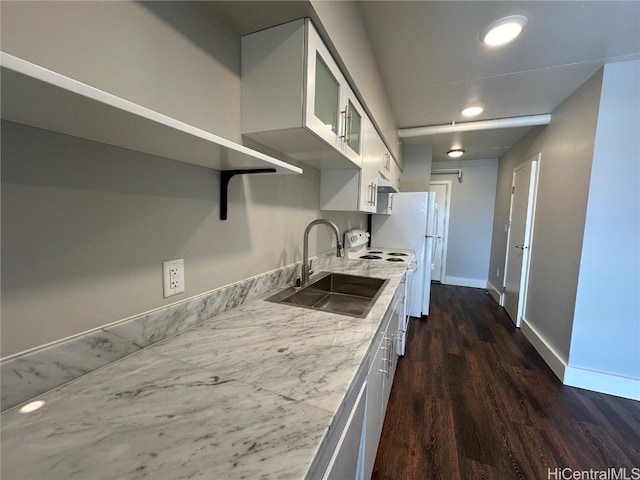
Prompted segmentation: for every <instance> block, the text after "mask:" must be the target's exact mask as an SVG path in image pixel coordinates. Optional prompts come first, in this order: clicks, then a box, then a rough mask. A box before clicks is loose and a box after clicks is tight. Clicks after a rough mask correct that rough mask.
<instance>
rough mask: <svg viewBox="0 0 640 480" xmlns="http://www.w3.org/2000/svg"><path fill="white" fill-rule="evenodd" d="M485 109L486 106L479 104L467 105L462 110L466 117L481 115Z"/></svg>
mask: <svg viewBox="0 0 640 480" xmlns="http://www.w3.org/2000/svg"><path fill="white" fill-rule="evenodd" d="M483 111H484V108H482V107H481V106H479V105H476V106H473V107H467V108H465V109H464V110H462V115H464V116H465V117H475V116H476V115H480V114H481V113H482V112H483Z"/></svg>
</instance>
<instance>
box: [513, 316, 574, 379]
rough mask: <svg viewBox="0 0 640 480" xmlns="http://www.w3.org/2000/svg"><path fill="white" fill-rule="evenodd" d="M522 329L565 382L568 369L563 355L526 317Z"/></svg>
mask: <svg viewBox="0 0 640 480" xmlns="http://www.w3.org/2000/svg"><path fill="white" fill-rule="evenodd" d="M520 330H522V333H523V334H524V336H525V337H527V340H529V341H530V342H531V345H533V348H535V349H536V351H537V352H538V353H539V354H540V356H541V357H542V359H543V360H544V361H545V363H546V364H547V365H549V368H551V370H552V371H553V373H555V374H556V377H558V378H559V379H560V381H561V382H563V383H564V374H565V370H566V369H567V361H566V360H565V359H564V358H562V356H561V355H560V354H559V353H558V352H556V350H555V349H554V348H553V347H552V346H551V345H549V344H548V343H547V341H546V340H545V339H544V337H543V336H542V335H540V333H538V331H537V330H536V329H535V328H534V327H533V326H532V325H531V324H530V323H529V322H528V321H527V319H526V318H523V319H522V324H521V325H520Z"/></svg>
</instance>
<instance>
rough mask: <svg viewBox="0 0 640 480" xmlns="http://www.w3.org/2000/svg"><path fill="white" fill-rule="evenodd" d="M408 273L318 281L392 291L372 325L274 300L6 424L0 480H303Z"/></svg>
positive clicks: (375, 269)
mask: <svg viewBox="0 0 640 480" xmlns="http://www.w3.org/2000/svg"><path fill="white" fill-rule="evenodd" d="M406 266H407V264H397V263H392V262H384V261H369V260H360V259H349V260H347V259H333V260H332V261H331V262H330V263H329V265H327V266H326V267H324V268H323V270H325V271H334V272H345V273H351V274H356V275H367V276H372V277H379V278H388V279H389V283H388V284H387V285H386V287H385V289H384V291H383V293H382V294H381V295H380V297H379V298H378V300H377V301H376V303H375V305H374V307H373V308H372V310H371V311H370V312H369V315H368V316H367V317H366V318H364V319H360V318H353V317H348V316H344V315H336V314H328V313H323V312H317V311H314V310H309V309H304V308H299V307H294V306H287V305H283V304H276V303H271V302H267V301H264V298H266V297H268V296H270V295H272V294H273V293H274V292H271V293H269V294H268V295H264V296H263V297H260V298H258V299H256V300H253V301H250V302H248V303H246V304H244V305H241V306H240V307H237V308H234V309H232V310H229V311H227V312H225V313H223V314H220V315H217V316H215V317H213V318H211V319H210V320H208V321H206V322H204V323H202V324H200V325H198V326H196V327H194V328H192V329H190V330H187V331H185V332H183V333H181V334H178V335H176V336H174V337H171V338H168V339H166V340H164V341H162V342H160V343H157V344H154V345H152V346H150V347H148V348H145V349H143V350H141V351H139V352H137V353H135V354H132V355H130V356H128V357H125V358H123V359H121V360H118V361H116V362H113V363H111V364H109V365H107V366H105V367H103V368H100V369H98V370H96V371H94V372H91V373H89V374H87V375H85V376H82V377H80V378H78V379H76V380H74V381H72V382H70V383H68V384H66V385H63V386H61V387H58V388H56V389H54V390H51V391H50V392H47V393H45V394H43V395H41V396H40V397H38V399H39V400H44V401H45V402H46V403H45V405H44V407H43V408H41V409H40V410H38V411H36V412H33V413H30V414H21V413H19V412H18V408H13V409H10V410H8V411H6V412H4V413H3V414H2V416H1V420H2V428H1V439H0V446H1V453H2V466H1V477H2V479H3V480H9V479H30V480H39V479H83V480H84V479H110V480H112V479H142V478H153V479H160V480H163V479H178V478H203V479H216V480H217V479H223V480H227V479H240V478H248V479H302V478H305V476H306V475H307V473H308V470H309V467H310V466H311V464H312V462H313V459H314V458H315V456H316V453H317V451H318V448H319V446H320V444H321V442H322V440H323V438H324V437H325V435H326V434H327V432H328V430H329V428H330V426H331V423H332V421H333V419H334V418H335V417H336V416H337V415H338V414H339V413H340V409H341V406H342V402H343V400H344V398H345V395H346V393H347V391H348V390H349V387H350V385H351V383H352V382H353V380H354V377H355V375H356V373H357V371H358V368H359V367H360V365H361V364H362V362H363V361H365V360H366V358H367V354H368V351H369V348H370V346H371V344H372V340H373V337H374V335H375V333H376V331H377V329H378V327H379V325H380V322H381V320H382V318H383V316H384V314H385V312H386V310H387V308H388V307H389V305H390V303H391V300H392V298H393V295H394V293H395V291H396V289H397V287H398V285H399V283H400V280H401V278H402V275H403V273H404V271H405V270H406Z"/></svg>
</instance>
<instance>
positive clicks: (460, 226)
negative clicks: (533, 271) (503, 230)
mask: <svg viewBox="0 0 640 480" xmlns="http://www.w3.org/2000/svg"><path fill="white" fill-rule="evenodd" d="M458 167H461V168H462V172H463V173H462V180H461V181H458V176H457V174H451V175H449V174H447V175H441V174H439V175H433V174H432V175H431V181H432V182H434V181H438V180H451V187H452V188H451V207H450V211H449V238H448V242H447V259H446V272H445V278H444V281H443V283H446V284H449V285H460V286H466V287H476V288H486V285H487V278H488V275H489V257H490V254H491V232H492V228H493V211H494V207H495V197H496V181H497V176H498V160H497V159H493V160H469V161H462V162H455V168H458ZM444 168H452V162H433V164H432V170H438V169H444Z"/></svg>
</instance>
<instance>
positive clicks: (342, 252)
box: [336, 242, 344, 257]
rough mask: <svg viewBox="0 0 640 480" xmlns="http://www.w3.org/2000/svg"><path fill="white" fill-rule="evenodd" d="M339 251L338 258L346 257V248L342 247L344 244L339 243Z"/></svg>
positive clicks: (337, 247)
mask: <svg viewBox="0 0 640 480" xmlns="http://www.w3.org/2000/svg"><path fill="white" fill-rule="evenodd" d="M336 249H337V255H336V256H337V257H344V247H343V246H342V244H341V243H340V242H338V245H337V246H336Z"/></svg>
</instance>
